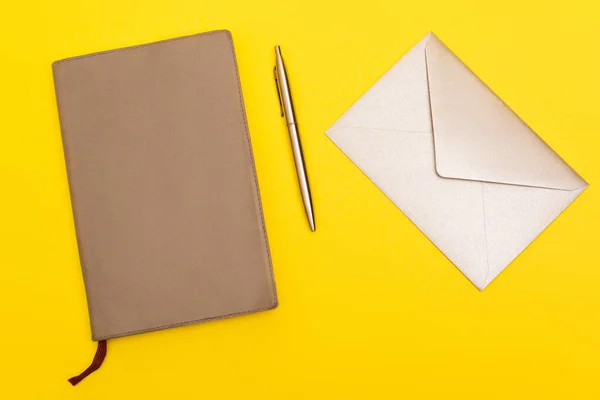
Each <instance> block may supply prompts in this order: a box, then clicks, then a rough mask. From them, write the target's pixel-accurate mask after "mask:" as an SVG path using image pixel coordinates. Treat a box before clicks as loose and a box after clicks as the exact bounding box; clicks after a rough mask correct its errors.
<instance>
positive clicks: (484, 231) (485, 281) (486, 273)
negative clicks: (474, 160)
mask: <svg viewBox="0 0 600 400" xmlns="http://www.w3.org/2000/svg"><path fill="white" fill-rule="evenodd" d="M484 190H485V185H484V183H481V209H482V210H483V237H484V239H485V264H486V270H485V279H484V281H483V288H485V287H486V286H487V284H488V278H489V275H490V257H489V253H488V237H487V221H486V219H485V193H484ZM483 288H482V289H483Z"/></svg>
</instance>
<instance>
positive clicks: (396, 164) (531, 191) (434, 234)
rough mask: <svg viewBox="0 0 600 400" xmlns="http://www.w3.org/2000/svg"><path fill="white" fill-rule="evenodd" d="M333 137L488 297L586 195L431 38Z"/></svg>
mask: <svg viewBox="0 0 600 400" xmlns="http://www.w3.org/2000/svg"><path fill="white" fill-rule="evenodd" d="M326 134H327V136H328V137H329V138H331V140H333V142H334V143H335V144H336V145H337V146H338V147H339V148H340V149H341V150H342V151H343V152H344V153H345V154H346V155H347V156H348V157H349V158H350V159H351V160H352V161H353V162H354V163H355V164H356V165H357V166H358V168H359V169H360V170H362V171H363V172H364V173H365V174H366V175H367V176H368V177H369V179H370V180H371V181H373V183H374V184H375V185H376V186H377V187H378V188H379V189H380V190H381V191H382V192H383V193H384V194H385V195H386V196H387V197H388V198H389V199H390V200H391V201H392V202H393V203H394V204H395V205H396V206H397V207H398V208H399V209H400V210H401V211H402V212H403V213H404V214H405V215H406V216H407V217H408V218H409V219H410V220H411V221H412V222H413V223H414V224H415V225H416V226H417V227H418V228H419V229H420V230H421V231H422V232H423V233H424V234H425V235H426V236H427V237H428V238H429V239H430V240H431V241H432V242H433V244H434V245H435V246H436V247H437V248H438V249H439V250H440V251H442V253H444V254H445V255H446V257H448V259H450V261H452V263H454V264H455V265H456V266H457V267H458V269H459V270H460V271H461V272H462V273H463V274H464V275H465V276H466V277H467V278H468V279H469V280H470V281H471V282H472V283H473V284H474V285H475V286H476V287H477V288H478V289H480V290H483V289H484V288H485V287H486V286H487V285H488V284H489V283H490V282H491V281H492V280H493V279H494V278H496V276H498V274H499V273H500V272H502V270H504V268H506V267H507V266H508V264H510V263H511V262H512V260H514V258H515V257H517V255H519V253H521V252H522V251H523V250H524V249H525V247H527V246H528V245H529V244H530V243H531V242H532V241H533V240H534V239H535V238H536V237H537V236H538V235H539V234H540V233H541V232H542V231H543V230H544V229H545V228H546V227H547V226H548V225H549V224H550V223H551V222H552V221H553V220H554V219H555V218H556V217H558V215H559V214H560V213H561V212H562V211H563V210H564V209H565V208H567V207H568V206H569V204H571V202H573V201H574V200H575V199H576V198H577V196H579V195H580V194H581V193H582V192H583V191H584V190H585V188H586V187H587V183H586V182H585V181H584V180H583V178H581V177H580V176H579V175H578V174H577V173H576V172H575V171H574V170H573V169H572V168H571V167H570V166H569V165H568V164H567V163H566V162H565V161H564V160H563V159H562V158H560V156H559V155H558V154H556V153H555V152H554V151H553V150H552V149H551V148H550V147H549V146H548V145H547V144H546V143H545V142H544V141H543V140H542V139H541V138H540V137H539V136H538V135H537V134H536V133H535V132H534V131H533V130H532V129H531V128H530V127H529V126H527V124H526V123H525V122H523V121H522V120H521V119H520V118H519V117H518V116H517V115H516V114H515V113H514V112H513V111H512V110H511V109H510V108H509V107H508V106H507V105H506V104H505V103H504V102H503V101H502V100H501V99H500V98H499V97H498V96H496V95H495V94H494V93H493V92H492V91H491V90H490V89H489V88H488V87H487V86H486V85H485V84H484V83H483V82H482V81H481V80H479V79H478V78H477V76H475V75H474V74H473V73H472V72H471V71H470V70H469V68H467V67H466V66H465V65H464V64H463V63H462V62H461V61H460V60H459V59H458V58H457V57H456V56H455V55H454V54H453V53H452V52H451V51H450V50H449V49H448V48H447V47H446V46H445V45H444V44H443V43H442V42H441V41H440V40H439V39H438V38H437V37H436V36H435V35H434V34H433V33H429V34H427V35H426V36H425V38H423V39H422V40H421V41H420V42H419V43H418V44H417V45H415V46H414V47H413V48H412V49H411V50H410V51H409V52H408V53H407V54H406V55H405V56H404V57H402V58H401V59H400V61H398V62H397V63H396V64H395V65H394V66H393V67H392V68H391V69H390V70H389V71H388V72H387V73H386V74H385V75H384V76H383V77H382V78H380V79H379V80H378V81H377V82H376V83H375V84H374V85H373V86H372V87H371V88H370V89H369V90H368V91H367V92H366V93H365V94H364V95H363V96H362V97H361V98H360V99H359V100H358V101H357V102H356V103H355V104H354V105H352V106H351V107H350V109H349V110H348V111H347V112H346V113H345V114H344V115H342V117H341V118H340V119H339V120H338V121H337V122H335V123H334V124H333V126H332V127H331V128H330V129H329V130H328V131H327V132H326Z"/></svg>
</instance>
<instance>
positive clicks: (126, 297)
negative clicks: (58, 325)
mask: <svg viewBox="0 0 600 400" xmlns="http://www.w3.org/2000/svg"><path fill="white" fill-rule="evenodd" d="M53 69H54V80H55V87H56V95H57V103H58V109H59V115H60V124H61V130H62V137H63V146H64V151H65V158H66V164H67V173H68V179H69V187H70V191H71V200H72V206H73V214H74V220H75V228H76V233H77V242H78V247H79V256H80V260H81V267H82V270H83V276H84V281H85V287H86V293H87V301H88V307H89V313H90V320H91V330H92V338H93V340H95V341H104V340H106V339H110V338H114V337H118V336H126V335H132V334H136V333H141V332H146V331H152V330H157V329H164V328H170V327H175V326H179V325H186V324H192V323H197V322H202V321H207V320H211V319H216V318H224V317H229V316H234V315H239V314H244V313H251V312H256V311H261V310H267V309H271V308H274V307H276V305H277V295H276V291H275V283H274V279H273V272H272V267H271V258H270V254H269V247H268V242H267V235H266V231H265V224H264V219H263V214H262V209H261V202H260V195H259V189H258V183H257V179H256V172H255V168H254V161H253V157H252V148H251V144H250V138H249V135H248V126H247V122H246V116H245V111H244V103H243V99H242V93H241V87H240V81H239V75H238V72H237V65H236V59H235V53H234V47H233V41H232V38H231V34H230V33H229V32H228V31H215V32H208V33H204V34H199V35H193V36H187V37H182V38H177V39H172V40H166V41H162V42H157V43H152V44H147V45H141V46H135V47H130V48H125V49H119V50H114V51H107V52H102V53H96V54H90V55H86V56H82V57H75V58H70V59H66V60H62V61H58V62H56V63H54V65H53ZM104 345H105V342H104ZM99 352H101V351H100V348H99ZM104 352H105V348H104ZM97 357H98V355H97ZM102 357H103V355H102Z"/></svg>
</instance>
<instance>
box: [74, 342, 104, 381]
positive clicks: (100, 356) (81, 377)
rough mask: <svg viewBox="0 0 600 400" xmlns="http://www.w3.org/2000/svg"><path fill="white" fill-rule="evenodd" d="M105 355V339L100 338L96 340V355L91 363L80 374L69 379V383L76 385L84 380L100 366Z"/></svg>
mask: <svg viewBox="0 0 600 400" xmlns="http://www.w3.org/2000/svg"><path fill="white" fill-rule="evenodd" d="M105 357H106V340H101V341H99V342H98V348H97V349H96V355H95V356H94V359H93V360H92V363H91V364H90V366H89V367H87V369H86V370H85V371H83V372H82V373H81V374H79V375H77V376H74V377H72V378H71V379H69V382H71V385H73V386H75V385H77V384H78V383H79V382H81V381H82V380H84V379H85V378H86V377H87V376H88V375H89V374H91V373H92V372H94V371H96V370H97V369H98V368H100V366H101V365H102V363H103V362H104V358H105Z"/></svg>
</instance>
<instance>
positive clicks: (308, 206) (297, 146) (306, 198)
mask: <svg viewBox="0 0 600 400" xmlns="http://www.w3.org/2000/svg"><path fill="white" fill-rule="evenodd" d="M273 73H274V75H275V85H276V86H277V94H278V95H279V105H280V107H281V116H282V117H285V122H286V124H287V128H288V131H289V133H290V142H291V144H292V153H293V155H294V164H295V165H296V174H297V175H298V185H299V186H300V194H301V195H302V202H303V203H304V211H305V212H306V218H308V225H309V226H310V230H311V231H313V232H314V231H315V229H316V227H315V215H314V212H313V205H312V197H311V194H310V186H309V185H308V176H307V175H306V166H305V164H304V155H303V154H302V145H301V143H300V135H299V133H298V126H297V125H296V115H295V113H294V105H293V103H292V94H291V92H290V84H289V81H288V77H287V73H286V71H285V65H284V64H283V58H282V57H281V49H280V48H279V46H275V68H274V69H273Z"/></svg>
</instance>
